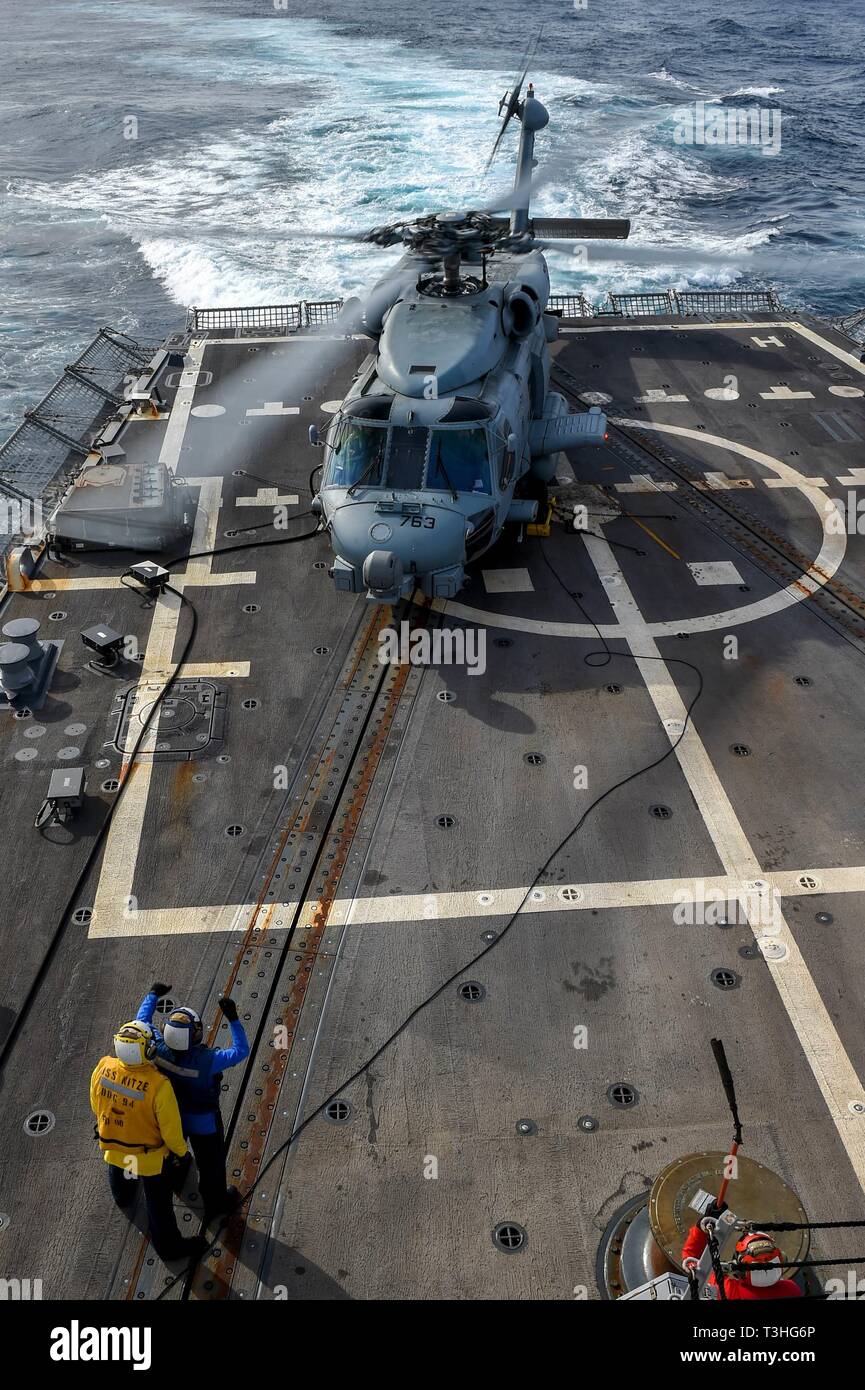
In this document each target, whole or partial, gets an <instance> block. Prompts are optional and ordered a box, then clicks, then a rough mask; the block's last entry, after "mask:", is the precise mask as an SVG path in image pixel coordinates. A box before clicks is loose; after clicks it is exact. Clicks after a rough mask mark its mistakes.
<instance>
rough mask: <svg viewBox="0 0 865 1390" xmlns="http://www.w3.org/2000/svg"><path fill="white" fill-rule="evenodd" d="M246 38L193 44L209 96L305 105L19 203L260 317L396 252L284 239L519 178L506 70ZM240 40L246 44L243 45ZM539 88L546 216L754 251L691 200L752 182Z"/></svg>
mask: <svg viewBox="0 0 865 1390" xmlns="http://www.w3.org/2000/svg"><path fill="white" fill-rule="evenodd" d="M166 13H167V12H166ZM173 22H174V23H176V24H179V23H181V22H183V21H182V17H181V16H175V17H174V19H173ZM252 28H253V29H254V33H251V30H250V24H249V22H247V21H244V22H243V24H242V25H241V24H240V23H239V22H238V21H236V20H233V19H222V18H211V20H210V21H209V25H208V29H207V32H206V34H204V35H203V36H202V39H201V41H202V43H203V44H204V45H205V51H204V53H203V54H202V61H206V63H207V70H208V73H209V74H210V76H211V80H212V81H213V82H214V83H216V84H218V83H219V81H220V80H224V81H231V82H232V83H233V84H237V83H256V84H259V83H263V82H266V81H268V80H270V81H272V80H274V78H273V75H274V73H276V74H278V76H279V79H280V80H281V81H285V78H286V73H289V74H290V78H291V83H292V86H293V89H294V90H296V91H297V92H298V93H299V95H298V97H297V99H296V100H295V103H294V105H293V106H290V107H289V109H287V110H275V111H274V116H273V119H272V120H270V121H269V122H268V123H267V124H265V125H253V126H251V127H250V126H246V127H244V128H243V129H239V128H238V129H234V130H226V131H223V132H222V133H220V134H219V136H209V137H203V138H202V137H197V138H195V139H187V140H184V141H182V142H179V143H178V144H177V145H176V146H175V147H174V148H172V150H171V151H170V153H166V154H161V153H160V154H159V155H157V156H148V155H147V150H146V146H142V147H141V152H140V158H139V162H137V163H132V162H128V163H126V164H125V165H124V167H122V168H116V169H114V170H109V171H107V172H103V173H102V174H101V175H100V177H99V178H98V179H97V178H94V177H90V176H81V177H77V178H75V179H72V180H70V181H68V182H67V183H65V184H63V185H59V186H58V185H57V184H55V183H52V184H47V183H46V184H40V183H36V182H22V181H19V182H18V183H17V184H16V185H15V187H14V189H13V192H14V193H15V194H16V195H17V196H18V197H22V198H25V199H28V200H30V201H33V202H38V203H40V204H42V205H43V206H45V207H46V208H48V209H50V211H49V216H51V215H60V216H63V217H66V218H68V217H69V215H70V213H72V214H75V215H78V216H80V217H82V218H87V217H101V218H103V219H104V220H105V222H106V224H107V225H108V227H110V228H111V229H113V230H115V231H119V232H122V233H124V234H126V235H127V236H128V237H129V238H130V239H131V241H132V242H133V244H134V245H136V246H137V248H138V250H139V251H140V254H141V256H142V258H143V259H144V261H145V263H146V264H147V266H148V267H149V268H150V270H151V272H152V274H153V275H154V277H155V278H156V279H157V280H158V281H159V283H160V284H161V285H162V286H163V287H164V288H165V290H166V292H167V293H168V294H169V296H170V297H171V298H172V299H173V300H175V301H176V302H177V303H178V304H180V305H186V304H191V303H192V304H198V305H205V304H208V303H210V304H215V303H221V304H254V303H267V302H278V301H285V300H291V299H296V298H316V297H327V296H329V295H341V294H347V293H352V292H355V291H357V290H359V289H361V288H362V287H363V286H364V285H366V284H369V283H370V282H371V281H372V280H374V279H375V278H377V276H378V275H380V274H381V273H383V272H384V270H385V269H386V268H387V266H388V265H392V264H394V263H395V261H396V260H397V258H398V255H399V252H398V250H396V249H394V250H392V251H390V252H376V251H370V249H369V248H368V247H366V246H359V245H356V244H352V243H341V242H339V241H324V240H319V241H312V240H310V241H306V240H295V239H290V238H288V237H286V236H285V235H284V233H285V232H286V231H287V230H294V229H297V228H299V227H304V226H315V227H317V228H320V229H323V230H327V231H349V230H352V231H354V230H358V229H361V228H364V227H368V226H372V225H375V224H377V223H380V222H383V221H391V220H395V219H397V218H398V217H400V216H414V215H417V214H419V213H422V212H429V211H435V210H453V209H456V208H460V207H466V206H477V205H478V204H479V203H483V202H484V201H485V199H486V197H488V196H489V193H490V191H491V190H493V189H498V188H500V187H501V186H502V185H503V184H505V183H506V182H508V181H509V179H510V177H511V171H512V165H513V157H514V151H515V147H516V138H517V137H516V130H515V129H512V130H511V131H509V132H508V135H507V136H506V138H505V142H504V144H503V148H502V153H501V155H500V157H499V160H498V162H497V165H496V170H495V172H494V174H493V175H491V176H490V177H489V178H488V179H487V181H486V182H484V179H483V166H484V163H485V160H486V155H487V151H488V150H489V148H490V146H491V144H492V140H493V138H494V136H495V133H496V130H497V121H496V117H495V110H496V103H497V101H498V98H499V96H500V95H501V92H502V90H503V89H504V88H505V87H506V86H507V85H508V83H509V81H510V79H511V75H510V74H505V73H501V74H495V73H490V72H486V71H483V72H482V71H470V70H459V71H458V70H456V69H454V68H452V67H449V66H445V65H444V64H442V63H437V62H435V61H431V60H429V59H428V58H426V57H425V58H424V62H423V63H422V64H421V65H419V63H418V57H417V55H416V54H414V53H412V52H410V51H409V50H407V49H405V48H403V47H401V46H400V45H399V44H397V43H396V42H391V41H388V40H379V39H375V40H373V39H370V40H366V41H358V39H357V38H348V37H344V36H341V35H339V34H336V33H335V32H333V30H332V29H330V28H329V27H328V26H327V25H326V24H324V23H322V22H320V21H318V20H311V19H303V20H295V19H291V20H288V19H262V20H259V21H255V22H254V24H253V25H252ZM241 34H242V35H243V38H244V42H243V44H242V45H240V44H239V43H236V42H235V39H239V37H240V36H241ZM250 39H252V40H253V42H252V43H250ZM283 52H284V53H285V59H286V66H285V68H284V69H283V68H282V67H281V64H280V55H281V53H283ZM289 58H290V63H289V61H288V60H289ZM159 61H160V62H163V61H164V62H166V63H168V64H169V66H170V64H171V63H177V62H180V61H181V59H180V56H179V55H178V53H177V51H173V52H169V53H168V54H166V55H165V57H164V59H163V58H160V59H159ZM265 70H266V71H265ZM347 73H349V74H350V80H347V77H346V74H347ZM267 74H269V75H270V76H269V77H268V75H267ZM533 76H534V80H535V84H536V87H537V90H538V93H539V95H540V96H541V97H542V99H543V100H544V101H545V103H546V104H547V105H548V106H549V108H550V111H551V124H550V128H549V131H548V132H545V133H544V135H543V136H542V137H541V142H539V150H538V154H539V157H540V160H541V164H542V166H543V164H544V162H545V160H552V161H554V162H555V161H561V163H562V165H563V167H567V168H569V169H570V170H572V171H573V173H569V174H568V175H567V177H565V176H562V177H561V178H560V179H558V180H557V181H556V182H555V183H553V184H550V185H548V186H546V187H544V188H543V189H542V190H541V191H540V193H539V195H538V196H537V198H536V201H535V210H536V211H537V212H546V213H548V214H564V213H567V214H574V213H581V214H583V215H585V216H599V215H610V216H615V215H631V216H632V217H633V218H634V222H635V232H634V239H635V240H639V241H643V242H645V241H651V242H662V243H664V244H670V245H680V246H681V247H682V248H683V251H684V250H693V249H694V248H695V247H698V246H705V247H706V248H707V250H708V251H711V252H713V253H715V252H718V251H722V252H725V253H726V252H728V253H729V255H730V259H731V269H730V271H729V274H730V275H731V276H733V277H734V276H735V273H736V272H735V264H734V263H735V260H736V257H737V255H739V254H741V252H742V251H743V250H744V249H745V247H746V245H747V244H748V238H733V239H728V240H727V241H724V239H723V238H715V239H713V238H712V237H711V236H709V237H707V235H706V231H705V226H704V225H703V222H702V221H698V220H697V219H695V218H694V216H693V214H690V213H688V211H687V204H688V201H689V200H700V201H703V200H705V201H709V202H711V201H713V200H720V199H721V198H722V197H723V195H724V194H725V193H727V192H731V191H734V190H735V189H737V188H739V187H740V186H742V185H741V182H740V181H739V180H735V179H731V178H730V177H729V176H727V175H723V174H722V173H720V172H719V171H717V170H715V169H711V168H709V167H708V166H707V165H706V163H705V162H701V161H700V160H698V159H697V158H695V157H694V156H693V153H692V152H690V151H684V152H683V151H682V150H680V149H678V148H677V147H675V146H674V145H673V143H672V141H671V140H669V139H667V138H666V136H665V134H664V132H663V131H662V130H660V129H659V127H658V124H657V121H658V117H659V114H660V115H661V116H662V117H663V115H664V114H666V113H664V112H663V111H662V112H660V113H659V112H658V111H657V110H655V111H654V112H651V113H649V114H648V115H647V114H646V112H639V111H635V112H633V113H629V114H628V115H626V116H621V115H618V116H616V117H615V119H614V120H612V121H607V120H606V114H607V112H606V108H608V107H609V105H610V103H611V102H612V101H614V99H615V92H614V90H613V89H612V88H610V87H608V86H605V85H604V84H601V83H597V82H589V81H580V80H578V79H574V78H570V77H561V76H557V75H555V74H551V73H545V72H543V71H540V72H536V73H534V74H533ZM653 76H656V77H658V78H659V79H660V80H664V81H667V82H669V83H670V84H671V85H673V86H675V87H678V88H688V87H689V85H690V84H688V83H686V82H684V81H682V80H680V79H679V78H676V77H674V76H673V75H672V74H670V73H668V72H667V71H666V69H662V70H661V72H660V73H656V74H653ZM304 84H306V86H305V88H304ZM692 90H694V89H692ZM575 97H576V98H578V99H579V101H578V102H577V103H575V101H574V98H575ZM587 126H588V127H590V129H591V133H592V141H591V142H587V140H586V129H587ZM587 143H588V144H589V149H590V153H589V155H588V157H586V156H585V154H584V150H585V148H586V144H587ZM231 229H235V230H231ZM755 235H756V236H758V237H759V236H761V235H762V234H759V233H758V234H755ZM766 235H768V234H766ZM589 250H590V258H591V248H590V249H589ZM550 266H551V274H552V279H553V280H554V282H556V283H573V282H574V280H575V278H579V277H577V274H576V271H575V270H574V269H573V266H572V263H571V262H569V261H568V260H567V258H566V257H565V256H562V255H559V254H556V255H551V256H550ZM680 270H681V268H679V269H677V267H676V264H675V260H673V261H672V262H671V265H670V267H669V275H668V277H667V278H668V279H669V280H670V281H675V280H676V277H677V275H679V273H680ZM725 273H727V272H726V271H725ZM599 274H602V275H603V276H605V277H606V283H610V284H613V282H614V281H615V285H613V287H617V286H619V285H620V284H622V283H623V282H625V281H626V282H627V283H628V284H630V283H631V282H632V281H633V282H634V283H635V284H636V285H638V286H643V285H648V284H654V283H658V281H659V272H658V271H656V270H652V269H642V270H638V269H635V268H633V267H632V268H630V269H629V268H628V267H627V263H626V261H623V265H622V268H621V270H619V268H618V267H616V266H611V265H605V266H604V267H603V271H602V272H599ZM701 274H705V276H707V277H712V278H714V279H717V277H718V271H717V269H713V267H712V266H711V264H708V263H707V265H706V267H705V268H704V270H701V269H699V268H697V269H693V268H692V269H689V270H688V272H687V275H686V278H687V279H688V280H690V281H692V282H697V283H699V278H698V277H699V276H700V275H701ZM582 278H583V279H590V278H591V276H590V275H589V276H588V277H587V276H586V275H585V274H584V275H583V276H582Z"/></svg>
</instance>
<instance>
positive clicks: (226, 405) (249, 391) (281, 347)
mask: <svg viewBox="0 0 865 1390" xmlns="http://www.w3.org/2000/svg"><path fill="white" fill-rule="evenodd" d="M364 309H365V301H364V300H361V299H350V300H348V301H347V302H346V303H345V305H344V306H343V308H342V310H341V311H340V313H339V315H338V316H337V318H336V319H335V320H334V322H333V323H330V324H327V325H325V326H324V327H323V328H322V330H321V332H320V333H310V334H292V335H291V336H289V337H286V339H285V342H284V344H278V345H272V346H271V347H270V350H269V351H268V352H267V353H260V354H255V355H254V356H253V357H252V358H250V357H248V356H247V355H246V353H241V355H240V360H239V362H238V365H237V367H235V368H234V370H233V371H231V372H230V373H229V374H228V375H227V376H224V377H222V379H221V381H220V382H219V387H218V392H217V388H216V387H215V386H214V387H213V388H212V391H213V397H214V404H219V405H221V406H222V407H223V410H224V412H225V413H224V415H223V416H222V417H221V423H219V424H218V425H217V426H216V427H215V428H214V448H213V450H212V452H211V453H210V455H209V458H208V467H209V468H211V469H212V471H213V472H214V473H222V474H227V473H228V472H230V471H231V470H233V469H235V468H244V467H245V468H248V469H249V470H250V471H251V472H253V473H254V472H257V471H260V465H259V467H256V465H257V458H258V455H259V454H260V453H261V451H262V450H263V449H265V450H266V449H268V448H270V447H272V444H273V436H274V434H275V432H276V431H277V430H278V429H279V427H280V425H283V426H284V416H283V414H282V412H283V411H284V410H293V409H294V408H302V407H303V403H304V398H305V397H307V396H313V397H314V399H315V400H316V401H320V400H323V399H325V398H326V397H325V396H324V395H323V394H322V393H323V392H325V391H326V390H327V387H328V383H329V381H330V378H331V376H332V374H333V373H334V372H335V371H336V370H337V368H338V367H340V365H341V364H342V363H343V362H344V361H345V358H346V354H347V353H348V352H350V351H351V343H350V341H349V340H350V338H351V335H352V334H354V333H358V332H360V331H361V329H362V327H363V322H362V320H363V313H364ZM250 378H251V380H250ZM344 385H345V383H344V382H343V383H342V386H340V387H339V388H337V390H338V391H339V393H340V395H344V394H345V392H344ZM268 405H272V406H273V407H274V411H273V414H270V413H269V412H268V410H267V407H268ZM250 410H252V411H253V412H255V413H254V414H252V415H250V414H249V413H248V412H249V411H250ZM262 412H264V413H262ZM240 426H243V428H239V427H240ZM312 452H313V451H312V450H311V451H310V467H311V466H312V462H313V461H314V460H313V459H312Z"/></svg>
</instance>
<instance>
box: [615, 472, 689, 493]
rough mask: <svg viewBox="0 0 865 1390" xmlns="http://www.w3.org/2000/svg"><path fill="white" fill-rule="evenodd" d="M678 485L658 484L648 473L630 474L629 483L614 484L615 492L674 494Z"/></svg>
mask: <svg viewBox="0 0 865 1390" xmlns="http://www.w3.org/2000/svg"><path fill="white" fill-rule="evenodd" d="M678 486H679V485H678V483H658V482H656V481H655V479H654V478H653V477H651V475H650V474H648V473H632V474H631V481H630V482H629V483H615V484H614V487H615V490H616V492H675V491H676V489H677V487H678Z"/></svg>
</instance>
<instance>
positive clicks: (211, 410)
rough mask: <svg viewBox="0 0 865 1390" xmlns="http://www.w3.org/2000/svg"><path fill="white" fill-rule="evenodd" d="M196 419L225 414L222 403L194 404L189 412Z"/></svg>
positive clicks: (213, 418)
mask: <svg viewBox="0 0 865 1390" xmlns="http://www.w3.org/2000/svg"><path fill="white" fill-rule="evenodd" d="M189 413H190V415H194V416H195V418H196V420H215V419H216V417H217V415H224V414H225V406H224V405H194V406H193V407H192V410H191V411H190V412H189Z"/></svg>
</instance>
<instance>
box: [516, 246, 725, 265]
mask: <svg viewBox="0 0 865 1390" xmlns="http://www.w3.org/2000/svg"><path fill="white" fill-rule="evenodd" d="M577 248H579V249H580V250H585V251H586V259H585V262H584V263H582V264H581V266H580V268H581V269H585V268H587V267H588V266H590V265H593V264H603V265H607V264H613V263H614V264H617V265H618V264H621V265H633V266H649V267H651V266H701V265H731V264H732V263H734V262H736V261H739V260H742V259H745V260H750V259H751V253H750V252H748V251H744V252H743V251H709V250H706V249H702V250H701V249H699V248H695V247H690V246H639V245H636V244H635V243H634V242H632V241H629V242H628V244H627V246H623V247H622V248H621V250H620V249H618V248H616V247H614V246H606V245H604V244H602V243H600V242H597V241H592V243H591V250H588V246H587V243H586V241H585V240H583V241H535V242H534V243H533V246H532V249H533V250H538V251H544V252H547V251H558V252H566V253H567V252H569V251H570V253H571V254H573V252H574V251H575V250H576V249H577Z"/></svg>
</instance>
